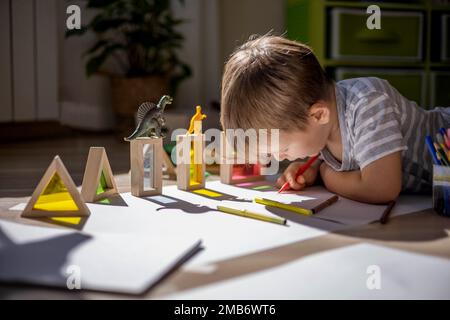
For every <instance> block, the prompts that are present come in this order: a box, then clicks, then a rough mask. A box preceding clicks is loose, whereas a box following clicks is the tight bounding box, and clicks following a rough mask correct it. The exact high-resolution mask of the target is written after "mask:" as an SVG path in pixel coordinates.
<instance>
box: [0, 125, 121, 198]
mask: <svg viewBox="0 0 450 320" xmlns="http://www.w3.org/2000/svg"><path fill="white" fill-rule="evenodd" d="M91 146H98V147H105V148H106V152H107V154H108V158H109V160H110V163H111V167H112V170H113V172H114V174H117V175H120V174H126V173H128V171H129V169H130V160H129V158H130V154H129V144H128V143H126V142H121V141H119V140H118V139H117V138H115V137H114V136H113V135H109V134H101V135H94V134H80V133H77V134H74V136H71V137H67V138H55V139H46V140H37V141H29V142H16V143H3V144H0V198H3V197H24V196H30V195H31V193H32V192H33V190H34V188H35V186H36V185H37V183H38V182H39V180H40V178H41V177H42V175H43V174H44V172H45V170H46V169H47V167H48V166H49V164H50V162H51V161H52V159H53V158H54V157H55V156H56V155H59V156H60V157H61V159H62V161H63V162H64V165H65V166H66V168H67V170H68V171H69V173H70V175H71V176H72V178H73V180H74V181H75V183H76V184H77V185H81V182H82V180H83V173H84V167H85V165H86V160H87V156H88V153H89V147H91Z"/></svg>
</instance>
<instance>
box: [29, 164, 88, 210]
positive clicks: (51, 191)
mask: <svg viewBox="0 0 450 320" xmlns="http://www.w3.org/2000/svg"><path fill="white" fill-rule="evenodd" d="M89 214H90V212H89V209H88V207H87V206H86V204H85V203H84V200H83V198H82V196H81V195H80V193H79V192H78V190H77V188H76V186H75V183H74V182H73V180H72V178H71V177H70V175H69V173H68V171H67V169H66V168H65V166H64V164H63V163H62V161H61V159H60V158H59V157H58V156H56V157H55V158H54V159H53V161H52V163H51V164H50V166H49V167H48V168H47V171H46V172H45V174H44V175H43V177H42V178H41V181H40V182H39V184H38V185H37V187H36V189H35V190H34V192H33V194H32V196H31V199H30V200H29V201H28V204H27V206H26V207H25V210H24V211H23V213H22V216H23V217H82V216H88V215H89Z"/></svg>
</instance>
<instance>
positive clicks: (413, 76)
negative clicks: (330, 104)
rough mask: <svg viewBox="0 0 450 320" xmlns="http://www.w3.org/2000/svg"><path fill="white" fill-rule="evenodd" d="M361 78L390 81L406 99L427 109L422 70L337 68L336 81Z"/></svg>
mask: <svg viewBox="0 0 450 320" xmlns="http://www.w3.org/2000/svg"><path fill="white" fill-rule="evenodd" d="M359 77H378V78H381V79H385V80H387V81H389V83H390V84H391V85H392V86H393V87H395V88H396V89H397V90H398V91H399V92H400V93H401V94H402V95H403V96H404V97H406V98H408V99H410V100H413V101H415V102H417V104H419V105H420V106H422V107H425V86H426V83H425V73H424V72H423V71H421V70H403V69H370V68H366V69H362V68H337V69H336V81H339V80H343V79H350V78H359Z"/></svg>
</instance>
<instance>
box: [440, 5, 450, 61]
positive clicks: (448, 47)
mask: <svg viewBox="0 0 450 320" xmlns="http://www.w3.org/2000/svg"><path fill="white" fill-rule="evenodd" d="M449 36H450V14H443V15H442V17H441V46H442V47H441V60H442V61H450V41H449V39H448V37H449Z"/></svg>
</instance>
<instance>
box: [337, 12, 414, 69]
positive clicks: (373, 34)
mask: <svg viewBox="0 0 450 320" xmlns="http://www.w3.org/2000/svg"><path fill="white" fill-rule="evenodd" d="M330 17H331V20H330V22H331V26H330V27H331V28H330V30H331V38H330V42H329V52H330V57H331V58H332V59H337V60H345V59H347V60H348V59H353V60H354V59H358V60H365V59H366V60H367V59H371V60H375V59H376V60H378V61H420V60H422V42H423V14H422V13H421V12H411V11H406V12H405V11H387V10H382V11H381V29H379V30H377V29H374V30H370V29H368V28H367V26H366V20H367V18H368V17H369V15H368V14H367V13H366V12H365V9H343V8H334V9H331V12H330Z"/></svg>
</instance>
